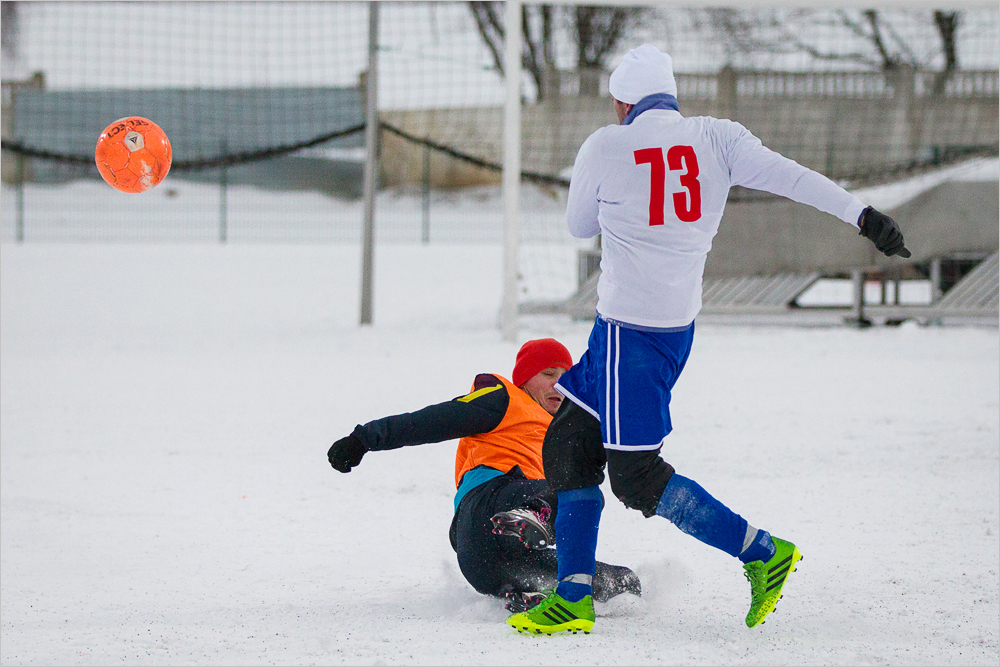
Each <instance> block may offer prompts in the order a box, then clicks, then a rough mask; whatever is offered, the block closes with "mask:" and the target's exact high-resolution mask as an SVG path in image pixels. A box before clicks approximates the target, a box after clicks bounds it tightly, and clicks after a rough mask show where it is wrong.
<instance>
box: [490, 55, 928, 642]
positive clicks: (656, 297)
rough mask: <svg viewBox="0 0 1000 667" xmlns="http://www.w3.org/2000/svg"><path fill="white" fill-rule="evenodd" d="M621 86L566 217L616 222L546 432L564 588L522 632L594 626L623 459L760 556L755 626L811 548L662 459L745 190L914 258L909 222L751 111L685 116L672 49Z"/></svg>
mask: <svg viewBox="0 0 1000 667" xmlns="http://www.w3.org/2000/svg"><path fill="white" fill-rule="evenodd" d="M609 89H610V92H611V95H612V97H613V98H614V108H615V112H616V114H617V115H618V118H619V120H620V121H621V124H620V125H617V126H615V125H612V126H607V127H603V128H601V129H599V130H597V131H596V132H594V133H593V134H592V135H591V136H590V137H589V138H588V139H587V140H586V141H585V142H584V143H583V146H582V147H581V148H580V151H579V154H578V155H577V158H576V163H575V164H574V166H573V176H572V180H571V182H570V191H569V200H568V203H567V209H566V218H567V223H568V225H569V229H570V231H571V233H572V234H573V235H574V236H577V237H581V238H587V237H592V236H595V235H597V234H601V235H602V236H601V254H602V257H601V277H600V278H599V281H598V287H597V293H598V303H597V321H596V322H595V324H594V329H593V331H592V332H591V336H590V341H589V343H588V349H587V351H586V352H585V353H584V355H583V356H582V357H581V359H580V361H579V362H578V363H577V364H576V365H574V366H573V367H572V368H571V369H570V370H569V371H567V372H566V373H565V374H564V375H563V376H562V377H561V378H560V380H559V383H558V385H557V387H558V388H559V390H560V391H561V392H562V393H563V394H564V395H565V396H566V397H567V398H569V399H570V400H568V401H563V404H562V406H561V407H560V409H559V411H558V412H557V414H556V416H555V418H554V419H553V420H552V423H551V425H550V426H549V429H548V431H547V433H546V436H545V442H544V446H543V451H542V456H543V464H544V468H545V475H546V478H547V479H548V481H549V485H550V486H551V487H553V488H555V489H557V490H558V492H559V507H560V513H559V515H558V517H557V520H556V545H557V549H556V553H557V555H558V561H559V586H558V588H557V589H556V590H555V591H554V592H553V593H552V594H551V595H550V596H549V597H548V598H546V600H545V601H544V602H542V604H540V605H539V606H538V607H536V608H534V609H532V610H530V611H527V612H523V613H520V614H515V615H513V616H511V617H510V618H509V619H508V621H507V622H508V623H509V624H510V625H512V626H513V627H515V628H517V629H518V630H519V631H522V632H530V633H552V632H559V631H562V630H570V631H573V632H577V631H583V632H589V631H590V629H591V628H592V627H593V624H594V608H593V601H592V597H591V593H592V587H591V583H592V577H593V573H594V563H595V553H596V548H597V529H598V524H599V521H600V514H601V508H602V507H603V503H604V499H603V494H602V493H601V491H600V488H599V485H600V484H601V483H602V482H603V480H604V469H605V467H607V469H608V476H609V477H610V480H611V489H612V491H613V492H614V494H615V495H616V496H617V497H618V498H619V499H620V500H621V501H622V502H623V503H624V504H625V505H626V506H627V507H630V508H633V509H638V510H640V511H641V512H642V513H643V514H644V515H645V516H647V517H651V516H654V515H656V516H662V517H664V518H666V519H668V520H670V521H671V522H672V523H674V524H675V525H676V526H677V527H678V528H680V529H681V530H682V531H683V532H685V533H687V534H689V535H692V536H694V537H696V538H698V539H699V540H701V541H703V542H705V543H706V544H709V545H711V546H715V547H717V548H719V549H721V550H723V551H725V552H726V553H729V554H730V555H732V556H734V557H737V558H739V559H740V560H741V561H742V562H743V563H744V569H745V573H746V577H747V579H749V580H750V583H751V605H750V611H749V613H748V614H747V617H746V624H747V625H748V626H749V627H754V626H755V625H757V624H759V623H761V622H763V620H764V618H765V617H766V616H767V615H768V614H769V613H770V612H771V611H773V609H774V605H775V604H776V603H777V600H778V598H779V597H780V596H781V592H782V589H783V587H784V584H785V581H786V578H787V576H788V574H789V573H790V572H792V571H794V569H795V564H796V562H797V561H798V560H799V559H801V557H802V555H801V553H800V552H799V549H798V548H797V547H796V546H795V545H794V544H792V543H791V542H787V541H785V540H781V539H779V538H774V537H772V536H771V535H770V534H769V533H768V532H767V531H764V530H758V529H757V528H754V527H753V526H751V525H750V524H749V523H748V522H747V521H746V520H745V519H744V518H742V517H741V516H740V515H738V514H736V513H734V512H733V511H731V510H730V509H729V508H728V507H726V506H725V505H723V504H722V503H721V502H719V501H718V500H717V499H715V498H714V497H713V496H711V495H710V494H709V493H708V492H707V491H705V489H704V488H702V487H701V486H700V485H699V484H697V483H696V482H694V481H693V480H691V479H688V478H686V477H683V476H682V475H680V474H677V473H676V472H675V471H674V469H673V467H672V466H671V465H670V464H669V463H667V462H666V461H664V460H663V458H662V457H661V456H660V449H661V448H662V446H663V442H664V440H665V438H666V436H667V434H669V433H670V431H671V423H670V411H669V403H670V393H671V390H672V389H673V386H674V383H675V382H676V380H677V378H678V376H679V375H680V373H681V371H682V370H683V368H684V364H685V362H686V361H687V358H688V354H689V352H690V349H691V342H692V340H693V337H694V320H695V317H696V316H697V314H698V312H699V310H700V309H701V283H702V275H703V272H704V267H705V259H706V257H707V255H708V252H709V250H710V249H711V247H712V238H713V237H714V236H715V234H716V233H717V232H718V230H719V222H720V220H721V219H722V214H723V210H724V208H725V205H726V199H727V197H728V194H729V189H730V188H731V187H732V186H734V185H741V186H744V187H748V188H754V189H757V190H765V191H767V192H771V193H774V194H777V195H782V196H785V197H788V198H790V199H793V200H795V201H798V202H801V203H804V204H809V205H811V206H813V207H815V208H817V209H819V210H821V211H824V212H826V213H830V214H832V215H834V216H836V217H838V218H840V219H841V220H843V221H844V222H846V223H848V224H850V225H853V226H854V227H856V228H858V229H859V230H860V233H861V234H863V235H864V236H866V237H867V238H869V239H871V240H872V242H873V243H874V244H875V246H876V247H877V248H878V249H879V250H880V251H882V252H883V253H885V254H886V255H890V256H891V255H897V254H898V255H900V256H902V257H909V256H910V252H909V250H907V249H906V247H905V245H904V243H903V235H902V232H901V231H900V229H899V226H898V225H897V224H896V223H895V221H893V220H892V219H891V218H890V217H888V216H886V215H884V214H882V213H880V212H878V211H876V210H874V209H873V208H871V207H866V206H865V204H864V203H863V202H862V201H860V200H859V199H858V198H857V197H855V196H854V195H852V194H850V193H849V192H847V191H845V190H844V189H843V188H841V187H840V186H838V185H836V184H835V183H833V182H832V181H831V180H829V179H828V178H826V177H825V176H822V175H821V174H818V173H816V172H814V171H812V170H810V169H807V168H806V167H803V166H802V165H799V164H798V163H796V162H794V161H793V160H790V159H788V158H786V157H783V156H781V155H779V154H778V153H775V152H774V151H772V150H770V149H768V148H765V147H764V146H763V145H762V144H761V142H760V140H759V139H757V138H756V137H755V136H754V135H753V134H751V133H750V132H749V131H748V130H747V129H746V128H745V127H743V126H742V125H740V124H739V123H735V122H733V121H729V120H722V119H718V118H711V117H705V116H703V117H693V118H685V117H684V116H682V115H681V114H680V112H679V107H678V103H677V99H676V94H677V87H676V83H675V81H674V76H673V69H672V63H671V60H670V56H668V55H666V54H664V53H661V52H660V51H658V50H657V49H656V48H655V47H653V46H651V45H648V44H645V45H643V46H640V47H639V48H636V49H633V50H631V51H629V52H628V54H626V56H625V58H624V59H623V61H622V63H621V65H620V66H619V67H618V68H616V69H615V71H614V72H613V73H612V75H611V80H610V83H609Z"/></svg>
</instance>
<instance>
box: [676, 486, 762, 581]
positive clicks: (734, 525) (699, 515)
mask: <svg viewBox="0 0 1000 667" xmlns="http://www.w3.org/2000/svg"><path fill="white" fill-rule="evenodd" d="M656 513H657V515H659V516H662V517H663V518H665V519H668V520H669V521H670V522H671V523H673V524H674V525H675V526H677V527H678V528H680V529H681V531H683V532H685V533H687V534H688V535H691V536H692V537H695V538H697V539H699V540H701V541H702V542H704V543H705V544H708V545H709V546H713V547H715V548H716V549H721V550H722V551H725V552H726V553H727V554H729V555H730V556H734V557H736V558H739V559H740V560H741V561H743V562H744V563H749V562H750V561H754V560H765V561H767V560H770V558H771V555H773V553H774V545H773V544H772V543H771V536H770V535H768V533H767V531H763V530H757V529H756V528H754V527H753V526H751V525H750V524H748V523H747V521H746V519H744V518H743V517H741V516H740V515H739V514H736V513H735V512H733V511H732V510H731V509H729V508H728V507H726V506H725V505H723V504H722V503H721V502H719V501H718V500H716V499H715V498H714V497H712V495H711V494H709V493H708V491H706V490H705V489H703V488H702V487H701V485H699V484H698V483H697V482H695V481H694V480H691V479H688V478H687V477H684V476H682V475H678V474H677V473H674V474H673V476H672V477H671V478H670V481H669V482H668V483H667V487H666V488H665V489H664V490H663V495H662V496H661V497H660V503H659V505H657V507H656ZM762 555H766V558H761V556H762Z"/></svg>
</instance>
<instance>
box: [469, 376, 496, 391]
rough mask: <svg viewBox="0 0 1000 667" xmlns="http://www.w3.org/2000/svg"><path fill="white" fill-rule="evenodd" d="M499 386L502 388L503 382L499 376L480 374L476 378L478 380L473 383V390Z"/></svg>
mask: <svg viewBox="0 0 1000 667" xmlns="http://www.w3.org/2000/svg"><path fill="white" fill-rule="evenodd" d="M497 385H500V386H501V387H502V386H503V382H501V381H500V377H499V376H497V375H494V374H493V373H480V374H479V375H477V376H476V379H475V380H473V381H472V389H473V390H474V391H478V390H479V389H486V388H489V387H496V386H497Z"/></svg>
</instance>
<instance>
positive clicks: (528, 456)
mask: <svg viewBox="0 0 1000 667" xmlns="http://www.w3.org/2000/svg"><path fill="white" fill-rule="evenodd" d="M494 375H495V374H494ZM496 377H498V378H499V379H500V382H502V383H503V386H504V387H505V388H506V389H507V395H508V396H509V397H510V402H509V403H508V404H507V413H506V414H505V415H504V416H503V421H501V422H500V424H499V425H498V426H497V427H496V428H495V429H493V430H492V431H490V432H489V433H480V434H479V435H471V436H468V437H465V438H462V439H461V440H459V441H458V451H456V452H455V486H456V488H457V487H458V485H459V484H460V483H461V481H462V475H464V474H465V473H467V472H468V471H470V470H472V469H473V468H475V467H476V466H481V465H485V466H489V467H490V468H495V469H496V470H499V471H500V472H503V473H507V472H510V469H511V468H513V467H514V466H521V472H523V473H524V476H525V477H527V478H528V479H544V478H545V473H544V472H543V471H542V440H543V439H544V438H545V430H546V429H547V428H548V427H549V422H551V421H552V415H550V414H549V413H548V412H546V411H545V409H544V408H542V406H540V405H539V404H538V403H536V402H535V399H533V398H531V396H528V394H527V393H526V392H525V391H524V390H523V389H520V388H519V387H515V386H514V385H513V383H511V381H510V380H508V379H507V378H502V377H500V376H499V375H497V376H496ZM472 388H473V390H475V386H473V387H472ZM479 391H489V389H480V390H479ZM459 400H461V399H459Z"/></svg>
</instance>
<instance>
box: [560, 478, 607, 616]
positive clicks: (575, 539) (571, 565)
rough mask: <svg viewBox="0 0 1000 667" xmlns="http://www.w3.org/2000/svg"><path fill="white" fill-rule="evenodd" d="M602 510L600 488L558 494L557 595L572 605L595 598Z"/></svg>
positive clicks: (602, 498) (602, 501)
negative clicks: (598, 534)
mask: <svg viewBox="0 0 1000 667" xmlns="http://www.w3.org/2000/svg"><path fill="white" fill-rule="evenodd" d="M603 507H604V496H603V494H601V489H600V487H597V486H590V487H587V488H586V489H577V490H574V491H560V492H559V511H558V512H557V513H556V557H557V559H558V561H559V586H558V587H557V588H556V592H557V593H558V594H559V595H560V596H562V597H563V599H565V600H568V601H570V602H577V601H579V600H582V599H583V598H584V597H585V596H587V595H592V594H593V591H594V588H593V581H594V568H595V566H596V564H597V528H598V525H599V524H600V522H601V509H602V508H603Z"/></svg>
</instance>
